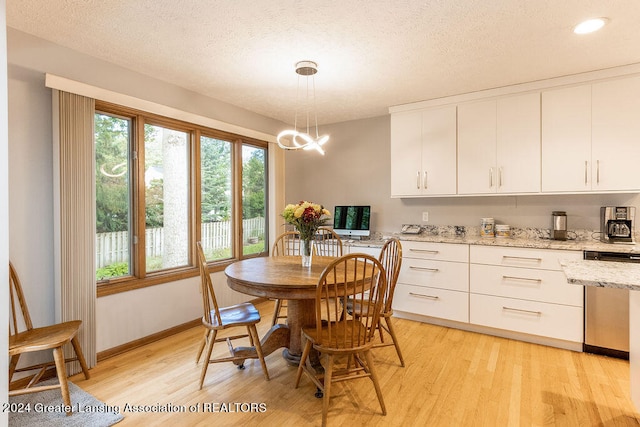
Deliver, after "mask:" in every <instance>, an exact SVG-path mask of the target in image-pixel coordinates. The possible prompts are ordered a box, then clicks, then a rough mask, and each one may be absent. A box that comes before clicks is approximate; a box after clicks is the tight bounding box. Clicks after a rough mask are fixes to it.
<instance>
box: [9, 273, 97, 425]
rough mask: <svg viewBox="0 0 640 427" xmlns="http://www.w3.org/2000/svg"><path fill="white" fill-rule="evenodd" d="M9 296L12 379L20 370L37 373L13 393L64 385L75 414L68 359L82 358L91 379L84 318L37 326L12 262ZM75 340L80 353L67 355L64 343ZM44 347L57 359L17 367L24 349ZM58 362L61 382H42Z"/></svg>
mask: <svg viewBox="0 0 640 427" xmlns="http://www.w3.org/2000/svg"><path fill="white" fill-rule="evenodd" d="M9 299H10V301H11V303H10V310H11V313H10V316H11V319H10V322H9V357H10V361H9V383H11V379H12V378H13V374H14V373H16V372H28V371H35V370H38V372H36V374H35V375H33V377H32V378H31V379H30V381H29V383H28V384H27V386H26V387H24V388H20V389H15V390H10V391H9V396H15V395H20V394H27V393H37V392H40V391H45V390H51V389H55V388H59V389H60V393H61V394H62V401H63V403H64V404H65V406H66V407H67V408H69V410H68V411H67V415H71V409H70V408H71V397H70V396H69V385H68V382H67V369H66V366H65V365H66V363H67V362H72V361H76V360H77V361H78V362H80V367H81V368H82V372H83V373H84V377H85V379H89V368H88V367H87V363H86V361H85V359H84V355H83V354H82V347H81V346H80V342H79V341H78V331H79V329H80V326H81V325H82V321H80V320H72V321H68V322H63V323H57V324H55V325H49V326H44V327H39V328H34V327H33V323H32V321H31V316H30V315H29V309H28V307H27V301H26V299H25V297H24V293H23V291H22V285H21V283H20V278H19V277H18V274H17V273H16V270H15V269H14V267H13V265H12V264H11V263H9ZM68 343H71V345H72V346H73V349H74V351H75V354H76V357H74V358H65V357H64V352H63V347H64V345H65V344H68ZM42 350H52V351H53V359H54V360H53V362H48V363H40V364H37V365H32V366H27V367H22V368H17V365H18V361H19V360H20V356H21V355H22V354H24V353H32V352H36V351H42ZM52 366H55V369H56V373H57V376H58V384H56V385H48V386H38V385H37V383H38V382H39V381H40V379H41V378H42V376H43V375H44V373H45V372H46V371H47V369H48V368H50V367H52Z"/></svg>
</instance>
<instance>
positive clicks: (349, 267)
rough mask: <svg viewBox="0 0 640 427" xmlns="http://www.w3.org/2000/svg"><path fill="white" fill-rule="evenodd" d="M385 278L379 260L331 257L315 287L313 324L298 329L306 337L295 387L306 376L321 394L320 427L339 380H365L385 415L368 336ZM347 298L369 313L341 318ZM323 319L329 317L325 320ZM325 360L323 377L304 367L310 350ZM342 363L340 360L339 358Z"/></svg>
mask: <svg viewBox="0 0 640 427" xmlns="http://www.w3.org/2000/svg"><path fill="white" fill-rule="evenodd" d="M386 287H387V280H386V277H385V274H384V269H383V266H382V264H381V263H380V261H378V260H377V259H375V258H374V257H372V256H371V255H367V254H351V255H345V256H343V257H341V258H338V259H336V260H335V261H333V262H332V263H331V264H329V265H328V266H327V268H326V269H325V270H324V272H323V273H322V275H321V276H320V279H319V281H318V286H317V288H316V313H315V317H316V324H315V326H306V327H304V326H303V328H302V336H303V338H304V339H306V342H305V346H304V349H303V351H302V356H301V358H300V364H299V366H298V372H297V375H296V382H295V387H296V388H297V387H298V385H299V384H300V379H301V377H302V374H303V373H305V374H306V375H307V376H308V377H309V378H310V379H311V381H312V382H313V383H314V384H315V385H316V386H317V387H318V389H319V390H320V392H321V393H322V394H323V401H322V425H323V426H325V425H326V424H327V413H328V409H329V398H330V396H331V385H332V384H333V383H335V382H338V381H345V380H351V379H359V378H369V379H370V380H371V381H372V382H373V386H374V388H375V391H376V395H377V396H378V402H379V403H380V407H381V408H382V414H383V415H386V413H387V410H386V408H385V405H384V400H383V397H382V391H381V389H380V384H379V382H378V377H377V374H376V371H375V366H374V363H373V357H371V351H370V350H371V348H372V345H373V341H372V338H373V335H374V334H375V330H376V322H377V321H378V319H379V314H380V310H381V309H382V303H383V298H384V294H385V291H386ZM347 297H349V298H351V299H352V300H353V301H354V302H355V303H356V304H354V308H363V307H367V309H368V310H369V314H370V315H363V313H357V314H359V315H357V314H356V313H354V314H356V315H357V317H356V316H354V317H348V318H343V317H342V306H341V302H340V301H342V300H344V299H346V298H347ZM325 316H328V318H326V317H325ZM312 348H314V349H315V350H317V351H318V352H319V353H320V355H321V356H322V355H324V356H326V359H327V360H326V363H325V366H324V373H323V374H318V373H317V372H316V370H315V369H314V367H313V366H311V365H309V366H307V363H306V362H307V358H308V357H309V354H310V352H311V349H312ZM339 356H346V359H347V360H348V363H346V364H345V365H344V366H342V362H341V363H340V366H339V365H338V363H337V362H338V361H337V360H336V358H337V357H339ZM340 360H341V361H343V358H341V359H340Z"/></svg>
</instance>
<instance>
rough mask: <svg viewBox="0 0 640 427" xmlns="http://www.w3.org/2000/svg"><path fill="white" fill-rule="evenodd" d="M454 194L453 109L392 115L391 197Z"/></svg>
mask: <svg viewBox="0 0 640 427" xmlns="http://www.w3.org/2000/svg"><path fill="white" fill-rule="evenodd" d="M453 194H456V107H455V106H448V107H442V108H434V109H428V110H418V111H409V112H401V113H394V114H392V115H391V196H392V197H411V196H428V195H453Z"/></svg>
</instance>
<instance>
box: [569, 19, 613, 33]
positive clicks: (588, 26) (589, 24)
mask: <svg viewBox="0 0 640 427" xmlns="http://www.w3.org/2000/svg"><path fill="white" fill-rule="evenodd" d="M606 23H607V18H594V19H588V20H586V21H584V22H581V23H579V24H578V25H576V26H575V28H574V29H573V32H574V33H576V34H589V33H593V32H594V31H598V30H599V29H600V28H602V27H604V24H606Z"/></svg>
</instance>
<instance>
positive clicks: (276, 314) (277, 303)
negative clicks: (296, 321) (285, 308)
mask: <svg viewBox="0 0 640 427" xmlns="http://www.w3.org/2000/svg"><path fill="white" fill-rule="evenodd" d="M280 308H282V300H280V299H277V300H275V304H274V307H273V319H271V326H275V325H276V323H278V317H280Z"/></svg>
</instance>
